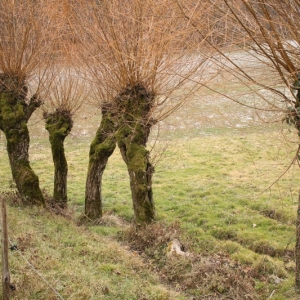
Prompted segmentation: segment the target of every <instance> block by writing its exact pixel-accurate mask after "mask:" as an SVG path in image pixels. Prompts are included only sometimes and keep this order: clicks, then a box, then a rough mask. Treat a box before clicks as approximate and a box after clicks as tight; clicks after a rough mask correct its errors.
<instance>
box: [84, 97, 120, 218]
mask: <svg viewBox="0 0 300 300" xmlns="http://www.w3.org/2000/svg"><path fill="white" fill-rule="evenodd" d="M115 117H116V115H115V113H114V107H113V105H112V104H111V103H105V104H103V106H102V120H101V123H100V126H99V128H98V130H97V132H96V136H95V138H94V140H93V142H92V143H91V146H90V153H89V166H88V173H87V179H86V189H85V215H86V216H87V217H88V218H89V219H91V220H95V219H98V218H100V217H102V195H101V185H102V175H103V172H104V170H105V167H106V165H107V161H108V158H109V157H110V156H111V155H112V153H113V152H114V150H115V148H116V140H115V137H114V133H115V122H116V121H115Z"/></svg>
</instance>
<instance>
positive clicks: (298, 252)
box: [295, 192, 300, 293]
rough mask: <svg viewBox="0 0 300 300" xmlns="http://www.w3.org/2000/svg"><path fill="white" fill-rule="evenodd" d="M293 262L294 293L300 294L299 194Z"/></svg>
mask: <svg viewBox="0 0 300 300" xmlns="http://www.w3.org/2000/svg"><path fill="white" fill-rule="evenodd" d="M295 260H296V271H295V287H296V291H297V292H298V293H300V192H299V197H298V208H297V222H296V247H295Z"/></svg>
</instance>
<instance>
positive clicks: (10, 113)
mask: <svg viewBox="0 0 300 300" xmlns="http://www.w3.org/2000/svg"><path fill="white" fill-rule="evenodd" d="M49 4H50V2H49V1H38V2H36V1H35V2H33V1H29V2H24V1H19V0H15V1H11V0H3V1H1V2H0V27H1V30H0V129H1V130H2V131H3V132H4V134H5V137H6V141H7V152H8V157H9V162H10V166H11V170H12V175H13V179H14V181H15V183H16V186H17V189H18V192H19V194H20V196H21V199H22V201H23V203H25V204H44V198H43V195H42V192H41V190H40V187H39V180H38V177H37V176H36V174H35V173H34V172H33V170H32V169H31V167H30V163H29V155H28V148H29V142H30V138H29V132H28V128H27V122H28V120H29V118H30V117H31V115H32V113H33V112H34V111H35V110H36V109H37V108H38V107H39V106H40V105H41V104H42V101H41V100H40V97H39V92H40V91H41V87H42V86H44V84H45V83H46V81H47V79H49V77H48V74H47V72H46V71H47V69H48V68H49V67H50V64H49V58H50V55H49V53H51V51H52V41H53V37H54V36H53V28H52V30H51V28H50V27H51V26H52V23H51V22H49V16H50V12H51V10H49V6H48V5H49ZM52 8H53V7H52Z"/></svg>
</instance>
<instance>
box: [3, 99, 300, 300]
mask: <svg viewBox="0 0 300 300" xmlns="http://www.w3.org/2000/svg"><path fill="white" fill-rule="evenodd" d="M207 101H208V100H206V101H205V100H203V101H201V102H197V101H196V100H195V101H193V102H191V103H189V104H187V105H186V106H185V108H184V109H181V110H180V111H178V112H177V113H176V114H174V115H172V116H171V117H170V118H169V119H166V120H164V121H163V122H162V123H161V124H160V127H159V128H158V127H157V128H154V130H153V132H152V137H151V141H150V143H149V149H151V156H152V158H153V161H154V163H155V170H156V172H155V174H154V178H153V189H154V199H155V203H156V210H157V224H155V225H154V227H153V228H152V229H150V230H153V232H155V233H156V236H155V237H153V236H152V237H151V236H148V235H147V234H149V232H148V233H147V232H144V233H143V234H144V235H143V234H140V235H138V234H137V235H136V240H138V241H139V242H140V244H137V242H136V241H133V240H132V232H131V233H130V230H131V231H132V229H131V228H130V223H131V222H132V218H133V210H132V203H131V196H130V189H129V178H128V176H127V171H126V166H125V164H124V163H123V161H122V159H121V156H120V154H119V152H118V150H117V149H116V151H115V153H114V154H113V156H112V157H111V158H110V160H109V164H108V166H107V169H106V170H105V173H104V178H103V202H104V203H103V204H104V211H105V216H104V219H103V222H102V223H100V225H97V226H92V225H89V226H87V225H81V226H79V225H78V223H79V219H80V217H81V216H82V213H83V210H84V186H85V177H86V171H87V164H88V151H89V144H90V142H91V140H92V138H93V135H94V133H95V131H96V128H97V126H98V124H99V121H100V118H101V116H100V113H99V112H98V111H96V112H94V110H93V109H91V108H85V109H84V110H83V111H82V112H81V114H80V117H77V119H76V120H75V122H76V124H75V127H74V130H73V131H72V133H71V135H70V137H68V138H67V139H66V155H67V158H68V163H69V176H68V191H69V198H70V200H69V206H70V208H69V211H68V213H66V214H65V215H64V216H61V215H57V214H56V213H55V211H51V210H50V211H49V210H43V209H38V208H21V207H17V206H13V205H10V206H9V207H8V220H9V235H10V239H11V241H12V243H16V244H17V245H18V248H19V252H20V253H21V254H22V255H23V257H25V258H26V259H27V260H28V261H29V262H30V263H31V264H32V266H34V267H35V268H36V270H37V271H38V272H39V273H41V274H43V276H44V278H45V279H46V280H47V281H48V282H49V283H50V284H51V285H52V286H53V287H54V289H55V290H56V291H57V292H58V293H59V294H60V295H61V296H62V297H63V298H64V299H138V300H142V299H277V300H279V299H298V297H299V296H297V295H296V293H295V292H294V288H293V280H294V254H293V251H294V245H295V221H296V208H297V201H298V190H299V186H298V182H299V179H300V173H299V169H298V166H297V165H294V164H293V165H291V162H292V160H293V158H294V156H295V152H296V149H297V143H296V141H297V135H296V133H295V132H294V131H293V130H292V129H291V130H290V129H289V128H286V127H285V126H284V125H282V124H274V125H272V126H271V125H270V124H269V125H267V124H258V123H257V122H256V121H257V120H256V119H255V113H254V112H253V111H250V110H249V109H246V108H244V107H240V106H238V105H237V104H234V103H231V102H228V101H226V100H224V99H223V100H222V101H220V102H219V103H218V106H216V105H215V106H213V105H209V104H208V102H207ZM43 126H44V124H43V122H42V121H40V116H39V115H38V114H36V115H35V116H33V119H32V121H31V124H30V133H31V148H30V160H31V164H32V167H33V169H34V170H35V172H36V173H37V174H38V176H39V178H40V184H41V187H42V188H43V189H44V190H45V191H46V192H48V193H49V194H51V191H52V185H53V183H52V177H53V165H52V159H51V153H50V145H49V142H48V136H47V133H46V131H45V130H44V129H43ZM158 133H159V134H158ZM153 145H155V147H153V148H152V146H153ZM0 149H1V152H0V178H1V187H0V191H1V192H3V193H4V195H6V194H7V193H8V192H10V191H12V190H13V182H12V178H11V173H10V168H9V163H8V159H7V154H6V150H5V138H4V136H3V135H1V137H0ZM290 165H291V166H290ZM288 168H289V169H288ZM287 169H288V171H287ZM7 198H11V196H7ZM155 226H156V227H155ZM168 230H169V231H170V232H171V233H172V234H169V235H168V234H167V232H168ZM128 232H129V233H128ZM167 235H168V236H167ZM174 236H175V237H177V238H179V239H180V241H181V242H182V243H183V244H184V246H185V248H186V250H187V251H188V252H190V253H192V254H193V258H190V259H188V258H184V259H183V258H178V259H173V260H171V261H168V260H167V259H166V258H165V256H164V255H165V252H164V250H165V249H166V248H167V245H168V242H169V240H170V239H171V238H172V237H174ZM151 238H153V244H152V245H151V243H150V244H149V239H151ZM159 238H160V240H159ZM142 244H143V245H142ZM156 246H157V249H156V248H155V247H156ZM141 249H142V250H141ZM208 262H209V263H208ZM10 265H11V278H12V282H14V283H15V284H16V287H17V290H16V291H15V292H14V294H13V296H12V299H59V298H58V296H57V295H56V294H55V293H54V292H53V291H52V290H51V289H50V288H49V287H48V286H47V284H45V282H43V280H42V279H41V278H40V277H39V276H38V275H37V274H36V273H35V272H34V271H33V270H32V268H31V267H30V265H28V263H27V262H26V261H25V260H24V259H23V258H22V257H21V256H20V255H19V254H18V252H11V253H10ZM204 266H205V268H204ZM207 266H210V268H208V267H207ZM196 267H197V268H198V269H197V270H196V269H195V268H196ZM224 270H226V271H224ZM219 271H220V272H219ZM218 272H219V273H218ZM182 274H185V275H186V276H188V275H187V274H190V275H189V277H190V278H191V280H190V281H192V282H189V283H188V282H187V278H183V277H184V276H181V275H182ZM232 274H236V278H235V279H234V276H233V275H232ZM204 277H205V278H206V280H204V279H203V278H204ZM227 279H228V280H227ZM229 279H230V280H231V281H230V280H229ZM239 280H240V281H242V280H245V281H247V280H248V281H249V282H248V283H250V282H251V287H252V288H253V289H249V291H248V294H247V291H246V292H245V293H244V298H234V295H240V294H238V292H237V291H236V290H235V291H233V290H234V287H236V288H237V289H238V288H241V287H240V286H238V284H237V282H238V281H239ZM234 293H235V294H234ZM226 297H227V298H226ZM230 297H231V298H230ZM236 297H237V296H236ZM239 297H240V296H239Z"/></svg>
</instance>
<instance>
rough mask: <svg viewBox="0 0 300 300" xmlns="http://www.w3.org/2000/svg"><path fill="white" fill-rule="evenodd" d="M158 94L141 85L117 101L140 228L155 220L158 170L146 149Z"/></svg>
mask: <svg viewBox="0 0 300 300" xmlns="http://www.w3.org/2000/svg"><path fill="white" fill-rule="evenodd" d="M153 100H154V95H153V94H152V93H150V92H148V91H147V89H146V88H145V87H144V86H143V85H141V84H137V85H135V86H133V87H128V88H126V89H124V90H123V91H122V92H121V93H120V94H119V95H118V97H117V98H116V102H117V104H118V110H119V111H121V112H122V114H121V115H120V116H119V118H118V121H119V126H118V130H117V132H116V139H117V141H118V146H119V148H120V151H121V154H122V157H123V159H124V161H125V163H126V165H127V169H128V173H129V177H130V187H131V193H132V201H133V208H134V215H135V223H136V225H137V226H143V225H145V224H148V223H151V222H152V221H153V220H154V218H155V207H154V201H153V194H152V175H153V172H154V168H153V167H152V165H151V163H150V157H149V152H148V151H147V150H146V144H147V141H148V137H149V133H150V129H151V125H152V121H151V119H150V114H151V109H152V105H153Z"/></svg>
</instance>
